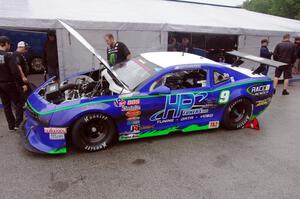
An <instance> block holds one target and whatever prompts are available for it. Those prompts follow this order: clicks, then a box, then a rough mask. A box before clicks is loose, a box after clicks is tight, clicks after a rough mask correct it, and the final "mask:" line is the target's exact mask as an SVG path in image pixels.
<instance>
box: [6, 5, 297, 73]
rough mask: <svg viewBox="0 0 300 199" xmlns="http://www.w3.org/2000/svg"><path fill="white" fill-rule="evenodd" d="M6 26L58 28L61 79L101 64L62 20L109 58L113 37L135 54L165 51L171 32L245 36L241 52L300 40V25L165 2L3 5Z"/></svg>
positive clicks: (225, 9)
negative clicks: (287, 36) (265, 42)
mask: <svg viewBox="0 0 300 199" xmlns="http://www.w3.org/2000/svg"><path fill="white" fill-rule="evenodd" d="M0 4H1V7H0V27H1V28H13V29H49V28H51V29H56V31H57V40H58V51H59V63H60V74H61V77H65V76H67V75H70V74H72V73H74V72H78V71H82V70H87V69H89V68H91V67H96V66H97V64H96V61H95V60H93V58H92V56H91V54H90V53H89V52H88V51H87V50H85V49H84V47H83V46H82V45H81V44H80V43H78V42H77V41H76V40H75V39H74V38H72V37H71V36H69V34H68V33H67V31H66V30H64V29H63V28H62V26H61V25H60V23H59V22H58V21H57V20H56V19H62V20H64V21H66V22H67V23H68V24H70V25H71V26H72V27H74V28H75V29H77V30H78V31H79V32H80V33H81V34H82V35H83V36H84V37H85V38H86V39H87V40H88V41H89V42H90V43H91V44H92V45H93V46H94V47H95V48H96V49H97V50H98V51H99V52H100V54H101V55H103V56H104V57H105V54H106V53H105V50H106V45H105V43H104V41H103V36H104V35H105V34H106V33H113V34H114V35H115V36H116V37H117V39H118V40H120V41H123V42H124V43H126V44H127V46H128V47H129V48H130V50H131V52H132V53H133V54H134V55H137V54H139V53H141V52H149V51H165V50H166V48H167V37H168V32H169V31H172V32H196V33H213V34H235V35H239V50H240V51H244V52H248V53H252V54H258V48H259V45H260V43H259V41H260V40H261V39H262V38H266V37H268V38H269V39H270V41H271V45H272V46H271V49H272V48H273V46H274V45H275V44H276V43H277V42H278V41H280V39H281V36H282V34H283V33H286V32H288V33H291V34H292V35H293V36H296V35H300V21H297V20H291V19H286V18H282V17H275V16H271V15H266V14H260V13H255V12H250V11H247V10H244V9H240V8H230V7H221V6H210V5H201V4H195V3H184V2H174V1H165V0H143V1H141V0H126V1H124V0H123V1H122V0H109V1H104V0H89V1H81V0H65V1H59V0H51V1H40V0H14V1H4V0H0Z"/></svg>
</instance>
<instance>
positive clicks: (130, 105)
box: [114, 98, 141, 111]
mask: <svg viewBox="0 0 300 199" xmlns="http://www.w3.org/2000/svg"><path fill="white" fill-rule="evenodd" d="M140 103H141V101H140V99H132V100H123V99H120V98H118V99H116V100H115V101H114V106H115V107H119V108H122V111H130V110H140V109H141V106H140Z"/></svg>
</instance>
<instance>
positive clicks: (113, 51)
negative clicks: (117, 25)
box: [104, 34, 131, 66]
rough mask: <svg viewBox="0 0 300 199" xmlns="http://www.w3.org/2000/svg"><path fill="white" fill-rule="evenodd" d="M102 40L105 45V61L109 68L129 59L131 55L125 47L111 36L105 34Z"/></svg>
mask: <svg viewBox="0 0 300 199" xmlns="http://www.w3.org/2000/svg"><path fill="white" fill-rule="evenodd" d="M104 40H105V42H106V44H107V50H106V52H107V61H108V64H109V65H110V66H113V65H115V64H118V63H121V62H123V61H126V60H130V59H131V53H130V51H129V49H128V48H127V46H126V45H125V44H124V43H122V42H120V41H116V40H115V39H114V36H113V35H112V34H106V35H105V36H104Z"/></svg>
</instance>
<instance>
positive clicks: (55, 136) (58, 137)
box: [49, 133, 65, 140]
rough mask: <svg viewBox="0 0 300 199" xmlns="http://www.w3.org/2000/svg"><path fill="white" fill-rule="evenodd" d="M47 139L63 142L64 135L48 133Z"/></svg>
mask: <svg viewBox="0 0 300 199" xmlns="http://www.w3.org/2000/svg"><path fill="white" fill-rule="evenodd" d="M49 139H50V140H64V139H65V134H61V133H50V134H49Z"/></svg>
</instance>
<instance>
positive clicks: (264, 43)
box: [260, 39, 272, 75]
mask: <svg viewBox="0 0 300 199" xmlns="http://www.w3.org/2000/svg"><path fill="white" fill-rule="evenodd" d="M268 45H269V41H268V40H267V39H263V40H261V47H260V57H263V58H266V59H271V57H272V52H270V51H269V49H268ZM260 67H261V70H262V72H261V73H262V74H263V75H267V74H268V71H269V66H268V65H266V64H262V65H261V66H260Z"/></svg>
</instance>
